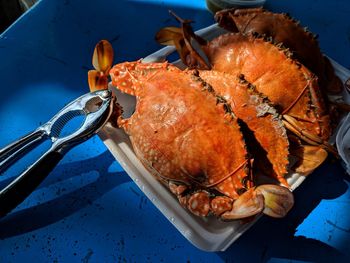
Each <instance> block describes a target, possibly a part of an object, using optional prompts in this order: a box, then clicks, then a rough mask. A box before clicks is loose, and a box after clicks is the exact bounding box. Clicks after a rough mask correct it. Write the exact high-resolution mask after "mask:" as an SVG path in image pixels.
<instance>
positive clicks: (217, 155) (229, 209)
mask: <svg viewBox="0 0 350 263" xmlns="http://www.w3.org/2000/svg"><path fill="white" fill-rule="evenodd" d="M98 46H99V45H97V48H98ZM102 53H103V52H102ZM97 72H98V71H97ZM91 75H95V76H96V77H94V78H91ZM98 75H99V73H92V74H90V81H89V83H90V85H92V86H91V88H92V89H95V88H96V85H95V84H96V83H97V84H98V83H99V82H98V81H95V80H96V79H98ZM100 75H103V74H100ZM110 76H111V79H112V83H113V85H114V86H116V87H117V88H118V89H120V90H121V91H122V92H126V93H128V94H131V95H134V96H136V98H137V104H136V108H135V112H134V114H133V115H132V116H131V117H130V118H128V119H123V118H122V116H121V114H120V112H121V111H117V114H116V115H115V117H116V118H117V125H118V126H119V127H121V128H123V129H124V130H125V132H126V133H127V134H128V135H129V136H130V140H131V142H132V145H133V148H134V151H135V154H136V155H137V157H138V158H139V159H140V161H141V162H142V163H143V164H144V166H145V167H146V168H147V169H148V170H149V171H150V172H151V173H152V174H153V175H154V176H155V177H156V178H157V179H159V180H160V181H161V182H163V183H164V184H165V185H166V186H167V187H168V188H169V189H170V191H171V192H172V193H174V194H175V195H176V196H177V198H178V200H179V202H180V203H181V205H183V206H184V207H186V208H187V209H188V210H189V211H191V212H192V213H193V214H195V215H198V216H207V215H209V214H214V215H216V216H220V218H222V219H225V220H229V219H237V218H245V217H250V216H253V215H256V214H258V213H260V212H262V211H263V212H264V213H266V214H269V215H271V216H275V217H281V216H284V215H285V214H286V213H287V212H288V211H289V209H290V208H291V207H292V205H293V196H292V194H291V192H290V191H289V190H288V189H287V188H286V187H282V186H277V185H261V186H257V187H256V186H254V180H253V174H252V172H251V169H250V168H251V164H252V161H251V160H250V159H249V158H248V153H247V150H246V146H245V143H244V139H243V137H242V133H241V131H240V127H239V125H238V123H237V120H236V118H235V116H234V114H233V112H232V111H231V108H230V105H229V104H227V102H226V101H225V99H224V98H222V97H220V96H217V94H216V93H215V91H214V89H213V88H212V87H211V86H210V85H208V84H207V83H206V82H205V81H203V79H201V78H200V77H199V76H198V74H193V72H183V71H181V70H180V69H178V68H176V67H175V66H173V65H171V64H168V63H149V64H143V63H141V62H140V61H138V62H125V63H120V64H117V65H115V66H114V67H113V68H112V69H111V70H110ZM97 88H98V89H99V88H102V86H99V87H97Z"/></svg>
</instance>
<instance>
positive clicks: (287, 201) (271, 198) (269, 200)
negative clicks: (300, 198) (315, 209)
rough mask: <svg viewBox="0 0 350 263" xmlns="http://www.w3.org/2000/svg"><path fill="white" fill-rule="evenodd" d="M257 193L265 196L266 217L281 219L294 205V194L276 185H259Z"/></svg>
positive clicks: (264, 211)
mask: <svg viewBox="0 0 350 263" xmlns="http://www.w3.org/2000/svg"><path fill="white" fill-rule="evenodd" d="M255 191H256V192H257V194H260V195H263V196H264V210H263V213H264V214H265V215H268V216H271V217H276V218H281V217H284V216H285V215H286V214H287V213H288V212H289V210H290V209H291V208H292V207H293V205H294V196H293V194H292V192H291V191H290V190H289V189H288V188H286V187H283V186H279V185H274V184H264V185H259V186H258V187H257V188H256V189H255Z"/></svg>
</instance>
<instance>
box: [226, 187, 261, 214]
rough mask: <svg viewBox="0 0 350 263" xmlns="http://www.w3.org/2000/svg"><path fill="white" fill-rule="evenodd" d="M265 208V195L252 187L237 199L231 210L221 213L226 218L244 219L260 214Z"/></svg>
mask: <svg viewBox="0 0 350 263" xmlns="http://www.w3.org/2000/svg"><path fill="white" fill-rule="evenodd" d="M263 210H264V196H263V195H262V194H261V193H260V192H257V191H255V189H254V188H250V189H249V190H248V191H246V192H245V193H243V194H242V195H240V196H239V198H238V199H236V200H235V201H234V202H233V204H232V209H231V211H227V212H225V213H223V214H222V215H221V218H222V219H224V220H233V219H243V218H247V217H251V216H254V215H257V214H260V213H261V212H262V211H263Z"/></svg>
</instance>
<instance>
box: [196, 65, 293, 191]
mask: <svg viewBox="0 0 350 263" xmlns="http://www.w3.org/2000/svg"><path fill="white" fill-rule="evenodd" d="M198 74H199V76H200V77H201V78H202V79H203V80H204V81H206V82H207V83H209V84H210V85H211V86H212V87H213V88H214V90H215V91H216V92H217V93H218V94H220V96H222V97H223V98H224V99H225V100H226V101H227V103H228V104H229V105H230V106H231V109H232V111H233V112H234V114H235V115H236V116H237V118H238V119H239V120H241V121H242V122H244V123H245V124H246V125H247V128H249V129H250V131H252V132H253V134H254V138H255V139H256V141H257V143H258V144H259V145H257V144H254V145H253V146H252V147H250V150H251V152H252V153H253V156H254V158H255V159H256V163H257V164H258V166H259V167H260V168H261V169H260V170H264V172H265V174H267V175H269V176H274V177H275V178H277V179H278V180H279V181H280V182H281V183H282V184H283V185H286V186H288V183H287V181H286V180H285V178H284V177H285V175H286V174H287V170H288V168H287V166H288V163H289V160H288V158H289V142H288V138H287V133H286V130H285V128H284V125H283V122H282V120H281V118H280V116H279V115H278V114H277V112H276V110H275V109H274V108H273V107H272V106H271V105H270V103H269V101H268V99H267V98H266V97H263V96H262V95H261V94H260V93H258V92H257V91H256V90H255V87H254V86H253V85H251V84H250V83H249V82H248V81H246V80H245V78H244V76H243V75H239V76H233V75H231V74H225V73H222V72H219V71H215V70H199V71H198ZM247 133H248V132H246V133H245V137H246V138H247V137H248V134H247ZM254 138H251V139H249V140H248V144H251V143H252V142H253V141H254ZM269 163H271V165H272V167H271V168H270V167H269ZM267 168H269V169H267Z"/></svg>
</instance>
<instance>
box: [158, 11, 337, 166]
mask: <svg viewBox="0 0 350 263" xmlns="http://www.w3.org/2000/svg"><path fill="white" fill-rule="evenodd" d="M177 19H178V20H179V21H180V22H181V24H182V27H181V28H174V27H170V28H164V29H162V30H161V31H159V32H158V33H157V36H156V39H157V40H158V42H159V43H161V44H166V45H175V46H176V47H177V50H178V52H179V54H180V57H181V59H182V61H183V62H184V63H185V64H186V65H187V66H188V67H190V68H202V69H212V70H216V71H220V72H225V73H229V74H232V75H239V74H244V76H245V78H246V79H247V80H248V81H249V82H251V83H252V84H253V85H254V86H255V87H256V89H257V90H258V91H259V92H261V93H262V94H264V95H266V96H267V97H268V98H269V100H270V101H271V102H272V103H273V104H274V105H275V106H276V108H277V109H278V111H279V113H280V114H282V115H283V122H284V124H285V125H286V128H287V129H288V130H289V131H291V132H293V133H295V134H296V135H297V136H299V137H300V138H301V139H302V140H303V141H305V142H306V143H308V144H311V145H320V146H321V147H322V148H325V149H327V150H329V151H331V152H332V153H334V154H336V151H335V150H334V148H333V147H332V146H331V145H329V143H328V138H329V136H330V133H331V131H330V121H329V115H328V113H327V109H326V107H325V105H324V101H323V97H322V96H321V94H320V90H319V87H318V83H317V78H316V76H315V75H314V74H312V73H311V72H310V71H309V70H308V69H307V68H306V67H305V66H303V65H302V64H300V63H299V62H297V61H296V60H293V59H292V58H291V55H290V52H289V50H287V49H284V48H283V47H281V46H278V45H274V44H273V43H272V42H271V41H268V40H266V39H265V38H262V37H260V36H257V35H254V34H249V35H243V34H240V33H228V34H224V35H221V36H219V37H217V38H215V39H213V40H211V41H206V40H204V39H202V38H200V37H199V36H197V35H195V34H194V32H193V31H192V28H191V26H190V22H191V21H189V20H182V19H180V18H178V17H177ZM193 42H197V44H199V46H200V49H199V50H198V48H194V47H193ZM203 55H204V56H203ZM323 160H324V159H322V160H320V163H321V162H322V161H323Z"/></svg>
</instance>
